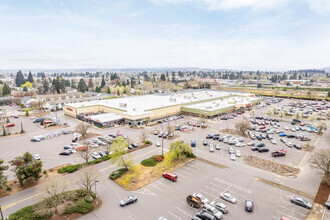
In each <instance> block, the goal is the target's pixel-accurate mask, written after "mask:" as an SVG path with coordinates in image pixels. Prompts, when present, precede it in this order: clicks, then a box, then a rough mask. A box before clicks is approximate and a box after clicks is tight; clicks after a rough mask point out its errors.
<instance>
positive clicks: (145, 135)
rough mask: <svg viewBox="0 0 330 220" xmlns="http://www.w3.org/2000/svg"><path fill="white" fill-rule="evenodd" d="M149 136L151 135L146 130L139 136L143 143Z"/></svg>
mask: <svg viewBox="0 0 330 220" xmlns="http://www.w3.org/2000/svg"><path fill="white" fill-rule="evenodd" d="M148 137H149V135H148V134H147V132H146V131H145V130H143V131H142V132H141V134H140V137H139V138H140V141H141V142H142V143H145V142H146V140H147V138H148Z"/></svg>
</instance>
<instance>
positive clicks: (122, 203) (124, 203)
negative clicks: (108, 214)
mask: <svg viewBox="0 0 330 220" xmlns="http://www.w3.org/2000/svg"><path fill="white" fill-rule="evenodd" d="M135 202H137V197H136V196H128V197H126V198H125V199H123V200H120V206H127V205H129V204H131V203H135Z"/></svg>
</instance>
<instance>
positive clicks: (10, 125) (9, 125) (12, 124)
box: [6, 123, 15, 128]
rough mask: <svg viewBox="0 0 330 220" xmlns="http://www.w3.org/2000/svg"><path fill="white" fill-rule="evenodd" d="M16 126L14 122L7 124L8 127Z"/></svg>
mask: <svg viewBox="0 0 330 220" xmlns="http://www.w3.org/2000/svg"><path fill="white" fill-rule="evenodd" d="M14 126H15V124H14V123H10V124H7V125H6V127H7V128H8V127H14Z"/></svg>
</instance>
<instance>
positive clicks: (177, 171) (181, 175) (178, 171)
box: [174, 170, 188, 179]
mask: <svg viewBox="0 0 330 220" xmlns="http://www.w3.org/2000/svg"><path fill="white" fill-rule="evenodd" d="M175 173H179V175H180V176H179V177H183V178H184V179H186V178H188V177H187V176H185V175H183V174H182V173H181V172H180V170H176V171H175ZM175 173H174V174H175ZM180 173H181V174H180Z"/></svg>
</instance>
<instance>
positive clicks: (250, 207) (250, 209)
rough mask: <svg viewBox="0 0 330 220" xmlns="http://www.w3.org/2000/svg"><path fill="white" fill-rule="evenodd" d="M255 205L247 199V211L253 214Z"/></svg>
mask: <svg viewBox="0 0 330 220" xmlns="http://www.w3.org/2000/svg"><path fill="white" fill-rule="evenodd" d="M253 203H254V202H253V200H251V199H247V200H246V201H245V211H247V212H253V207H254V205H253Z"/></svg>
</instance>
